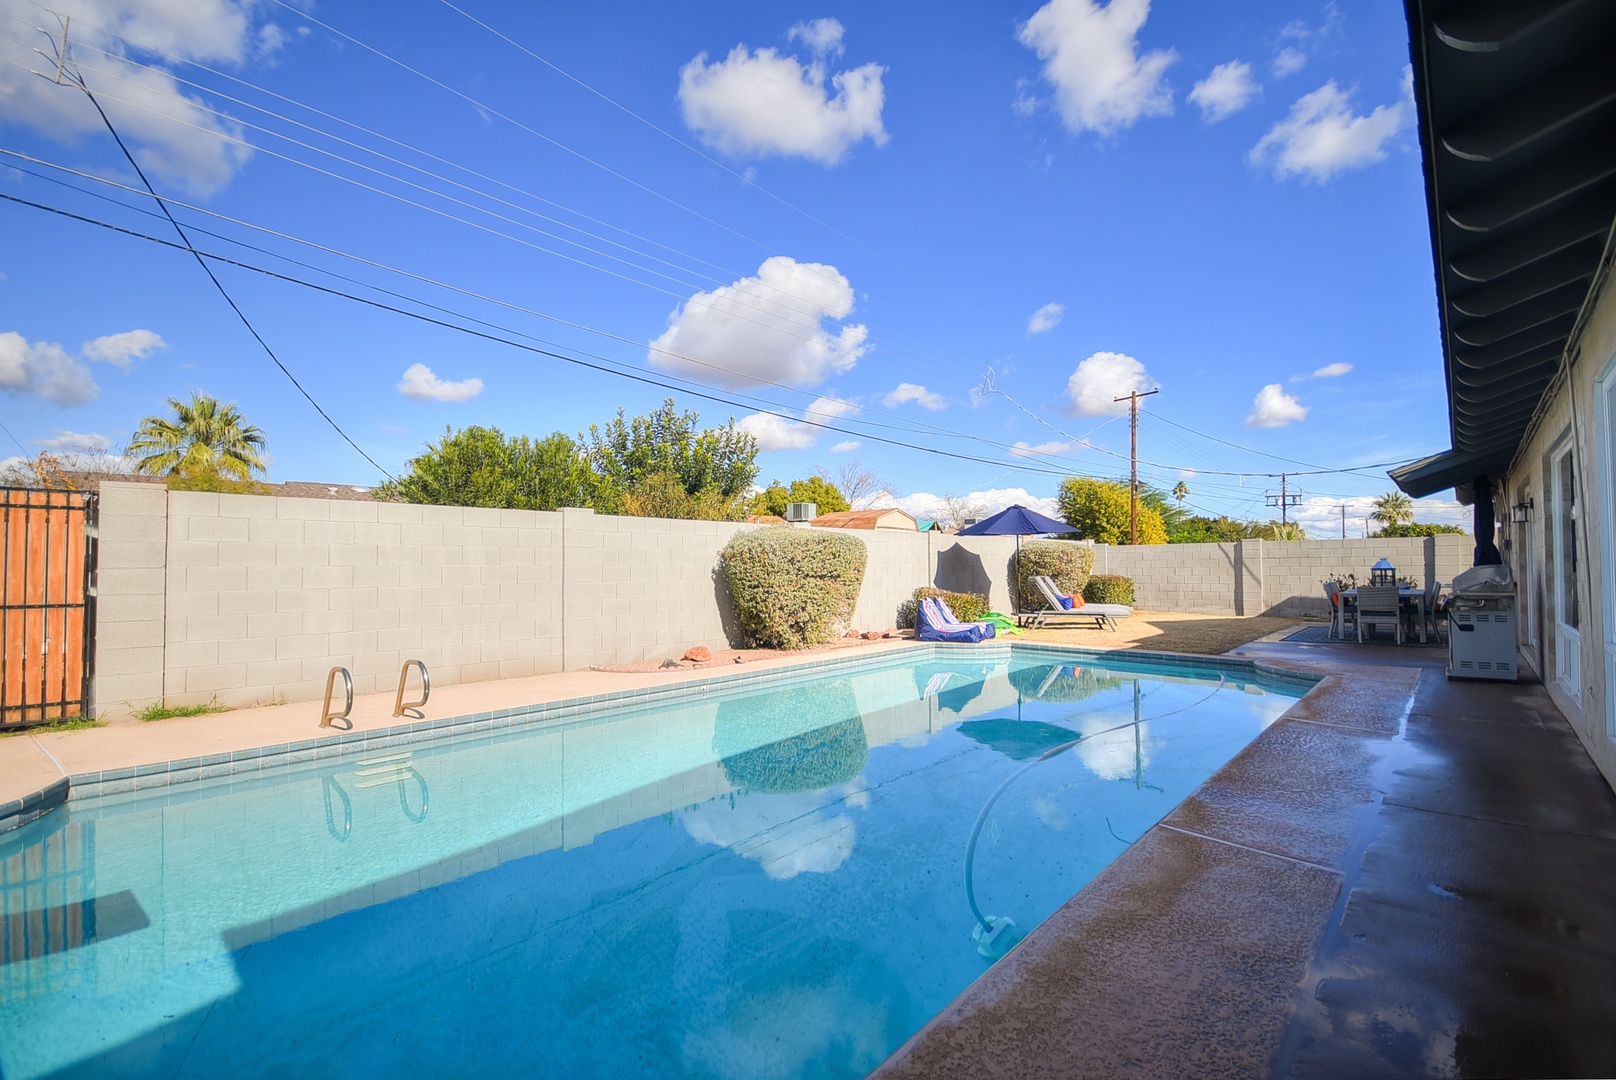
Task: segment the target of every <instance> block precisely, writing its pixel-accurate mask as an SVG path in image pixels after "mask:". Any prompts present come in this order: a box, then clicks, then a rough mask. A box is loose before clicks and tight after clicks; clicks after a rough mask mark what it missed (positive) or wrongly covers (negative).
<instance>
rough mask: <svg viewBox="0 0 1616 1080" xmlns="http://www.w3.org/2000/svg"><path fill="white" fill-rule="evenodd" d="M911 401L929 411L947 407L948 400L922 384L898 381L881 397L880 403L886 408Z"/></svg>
mask: <svg viewBox="0 0 1616 1080" xmlns="http://www.w3.org/2000/svg"><path fill="white" fill-rule="evenodd" d="M911 401H912V402H914V403H915V404H916V405H919V406H920V407H921V408H922V409H926V410H927V411H929V412H938V411H940V410H942V409H946V408H948V401H947V400H946V399H945V398H944V397H943V395H941V394H934V393H932V392H931V391H930V390H927V389H926V388H925V387H924V386H920V385H918V384H916V383H912V382H906V383H899V384H898V385H897V388H896V389H894V390H893V391H892V393H890V394H888V395H887V396H886V397H884V398H882V399H881V402H882V404H884V405H886V406H887V407H888V408H897V407H898V406H899V405H905V404H908V403H909V402H911Z"/></svg>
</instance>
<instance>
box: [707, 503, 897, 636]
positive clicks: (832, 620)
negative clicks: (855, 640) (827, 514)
mask: <svg viewBox="0 0 1616 1080" xmlns="http://www.w3.org/2000/svg"><path fill="white" fill-rule="evenodd" d="M867 558H868V555H867V553H866V551H865V549H864V541H862V540H860V539H859V538H858V537H856V536H848V535H847V534H846V533H842V532H833V531H831V530H829V529H794V528H792V527H791V526H789V525H780V526H776V527H774V528H768V529H754V530H749V531H747V532H743V533H739V534H738V535H736V536H735V537H734V539H732V540H730V542H729V543H728V544H726V545H725V546H724V551H723V554H721V555H720V556H719V559H720V562H721V564H722V566H723V570H724V580H725V581H727V582H728V583H729V592H730V596H731V597H732V598H733V599H734V601H735V617H736V619H737V620H738V621H739V622H740V625H741V633H742V634H743V636H744V637H745V639H746V644H748V645H751V646H754V647H761V648H767V649H801V648H806V647H807V646H809V645H822V644H824V643H825V642H827V641H830V640H831V639H832V638H834V637H837V636H838V635H840V634H842V633H844V632H845V631H846V629H847V626H848V623H849V622H850V620H851V619H852V617H853V605H854V604H855V603H856V602H857V601H858V592H859V586H860V585H861V584H862V583H863V581H864V565H865V561H866V559H867Z"/></svg>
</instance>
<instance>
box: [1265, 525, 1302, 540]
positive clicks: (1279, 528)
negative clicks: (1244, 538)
mask: <svg viewBox="0 0 1616 1080" xmlns="http://www.w3.org/2000/svg"><path fill="white" fill-rule="evenodd" d="M1256 539H1258V540H1306V539H1307V530H1306V529H1304V528H1302V527H1301V526H1300V525H1298V524H1297V523H1296V522H1294V521H1269V522H1265V523H1264V524H1262V525H1259V526H1258V527H1257V536H1256Z"/></svg>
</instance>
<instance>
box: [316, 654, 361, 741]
mask: <svg viewBox="0 0 1616 1080" xmlns="http://www.w3.org/2000/svg"><path fill="white" fill-rule="evenodd" d="M338 672H341V674H342V685H343V689H344V691H345V692H346V693H347V695H348V700H347V704H345V705H343V707H342V711H341V712H337V713H334V712H332V711H331V691H332V690H334V689H335V688H336V685H337V673H338ZM352 711H353V676H352V675H350V674H348V669H347V668H345V667H334V668H332V669H331V674H329V675H327V676H326V677H325V706H324V708H322V709H321V710H320V726H321V727H331V726H332V724H333V722H335V721H337V720H348V714H349V713H350V712H352ZM348 726H349V727H350V728H351V727H353V721H352V720H348Z"/></svg>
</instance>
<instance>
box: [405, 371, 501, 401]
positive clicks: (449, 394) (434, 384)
mask: <svg viewBox="0 0 1616 1080" xmlns="http://www.w3.org/2000/svg"><path fill="white" fill-rule="evenodd" d="M398 392H399V393H401V394H403V395H404V396H405V397H407V398H414V399H415V400H416V401H470V400H471V399H472V398H474V397H476V396H477V395H478V394H480V393H482V392H483V381H482V380H481V379H461V380H460V381H459V382H450V381H449V380H447V379H440V378H438V376H437V375H436V374H434V373H433V371H432V369H431V368H429V367H427V366H426V365H425V364H411V365H410V366H409V367H408V368H407V369H405V372H404V378H403V379H402V380H400V382H399V384H398Z"/></svg>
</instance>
